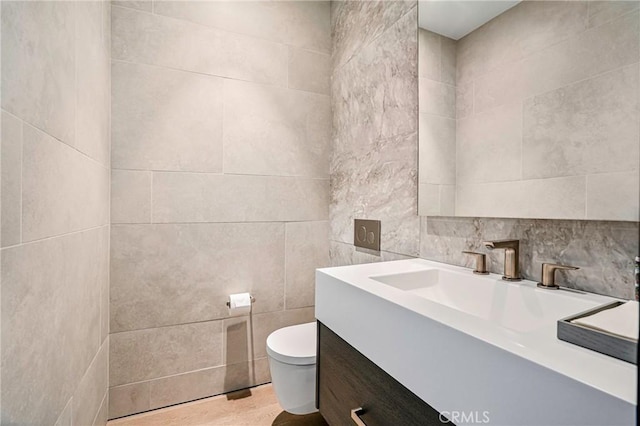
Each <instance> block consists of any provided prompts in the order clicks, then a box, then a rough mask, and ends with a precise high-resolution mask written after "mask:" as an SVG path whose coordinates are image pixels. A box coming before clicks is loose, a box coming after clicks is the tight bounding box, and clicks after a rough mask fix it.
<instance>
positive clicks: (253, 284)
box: [109, 1, 331, 418]
mask: <svg viewBox="0 0 640 426" xmlns="http://www.w3.org/2000/svg"><path fill="white" fill-rule="evenodd" d="M150 6H151V7H150ZM151 11H152V12H153V13H149V12H151ZM112 19H113V26H112V29H113V33H112V34H113V49H112V70H113V103H114V105H113V120H112V131H113V149H112V158H113V170H112V185H111V214H112V223H113V226H112V233H111V305H110V307H111V337H110V338H111V342H112V344H111V348H112V350H111V358H110V365H111V371H110V377H111V382H110V386H111V391H110V395H111V398H110V401H109V416H110V417H111V418H114V417H120V416H124V415H128V414H132V413H137V412H140V411H145V410H149V409H152V408H159V407H163V406H167V405H171V404H176V403H179V402H184V401H189V400H193V399H197V398H202V397H206V396H211V395H215V394H219V393H222V392H228V391H232V390H236V389H240V388H245V387H248V386H252V385H255V384H260V383H264V382H267V381H269V380H270V378H269V369H268V362H267V359H266V352H265V342H266V337H267V335H268V332H270V331H273V330H275V329H276V328H279V327H282V326H285V325H293V324H297V323H302V322H309V321H312V320H313V305H314V300H313V294H314V270H315V268H316V267H321V266H326V265H328V264H329V248H328V221H327V220H328V218H329V149H330V137H331V104H330V101H329V78H330V74H329V71H330V64H331V56H330V54H329V52H330V37H331V34H330V31H329V25H330V8H329V3H328V2H316V1H304V2H299V1H296V2H288V1H287V2H261V1H256V2H245V1H243V2H237V1H175V2H172V1H154V2H144V1H131V2H127V1H118V2H115V3H114V5H113V7H112ZM245 291H249V292H251V293H252V294H253V295H254V296H255V298H256V302H255V304H254V305H253V312H252V316H251V317H239V318H231V317H230V316H229V311H228V309H227V307H226V305H225V302H226V300H227V297H228V295H229V294H232V293H240V292H245Z"/></svg>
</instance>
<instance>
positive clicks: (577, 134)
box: [522, 64, 640, 179]
mask: <svg viewBox="0 0 640 426" xmlns="http://www.w3.org/2000/svg"><path fill="white" fill-rule="evenodd" d="M638 76H639V71H638V65H637V64H636V65H631V66H628V67H625V68H622V69H619V70H616V71H612V72H610V73H606V74H603V75H600V76H598V77H594V78H592V79H589V80H585V81H582V82H580V83H576V84H573V85H570V86H567V87H563V88H562V89H558V90H555V91H553V92H549V93H547V94H544V95H540V96H536V97H534V98H532V99H530V100H527V101H526V102H525V105H524V138H523V153H522V162H523V178H525V179H532V178H549V177H556V176H571V175H584V174H594V173H605V172H611V171H618V172H623V171H631V170H638V168H639V167H640V164H639V163H640V160H639V159H640V144H639V143H638V140H640V134H639V131H640V128H639V126H640V115H639V113H638V106H639V102H638V96H639V92H638V89H639V87H638Z"/></svg>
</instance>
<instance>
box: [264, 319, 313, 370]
mask: <svg viewBox="0 0 640 426" xmlns="http://www.w3.org/2000/svg"><path fill="white" fill-rule="evenodd" d="M316 337H317V336H316V323H315V322H309V323H306V324H299V325H293V326H291V327H284V328H281V329H279V330H276V331H274V332H273V333H271V334H270V335H269V337H267V354H269V356H271V357H272V358H274V359H276V360H278V361H280V362H283V363H285V364H293V365H309V364H315V363H316Z"/></svg>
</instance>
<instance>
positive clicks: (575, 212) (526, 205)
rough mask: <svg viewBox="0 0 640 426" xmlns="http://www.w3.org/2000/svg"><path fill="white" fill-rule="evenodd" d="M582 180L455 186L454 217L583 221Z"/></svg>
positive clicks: (539, 180)
mask: <svg viewBox="0 0 640 426" xmlns="http://www.w3.org/2000/svg"><path fill="white" fill-rule="evenodd" d="M586 191H587V188H586V177H585V176H570V177H561V178H550V179H533V180H519V181H513V182H495V183H479V184H473V183H472V184H458V185H457V186H456V215H458V216H481V217H523V218H550V219H585V212H586V201H587V200H586Z"/></svg>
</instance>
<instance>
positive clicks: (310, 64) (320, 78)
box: [288, 47, 331, 95]
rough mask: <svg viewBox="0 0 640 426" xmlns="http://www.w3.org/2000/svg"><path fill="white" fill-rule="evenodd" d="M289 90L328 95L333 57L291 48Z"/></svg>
mask: <svg viewBox="0 0 640 426" xmlns="http://www.w3.org/2000/svg"><path fill="white" fill-rule="evenodd" d="M288 69H289V74H288V75H289V88H291V89H299V90H306V91H308V92H315V93H322V94H325V95H328V94H329V93H330V92H331V91H330V83H331V56H330V55H328V54H326V53H318V52H313V51H310V50H304V49H298V48H295V47H289V68H288Z"/></svg>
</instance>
